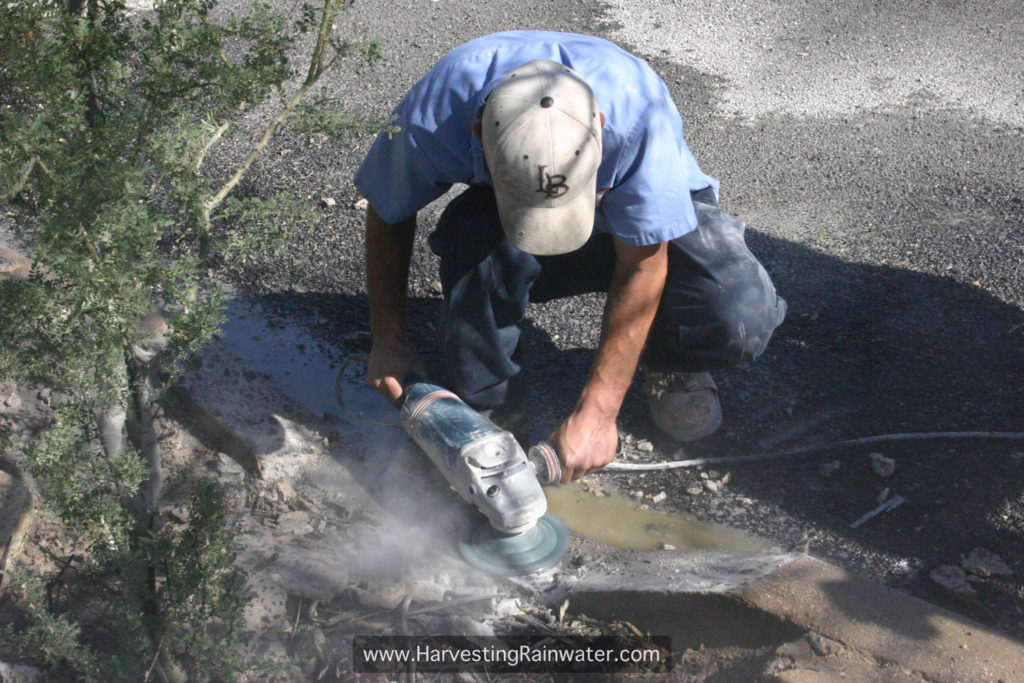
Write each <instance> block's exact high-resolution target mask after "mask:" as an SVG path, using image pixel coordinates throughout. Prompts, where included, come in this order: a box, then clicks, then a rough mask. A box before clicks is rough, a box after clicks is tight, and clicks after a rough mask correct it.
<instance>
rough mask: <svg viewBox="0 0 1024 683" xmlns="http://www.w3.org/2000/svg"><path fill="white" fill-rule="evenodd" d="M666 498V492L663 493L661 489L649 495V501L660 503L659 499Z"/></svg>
mask: <svg viewBox="0 0 1024 683" xmlns="http://www.w3.org/2000/svg"><path fill="white" fill-rule="evenodd" d="M666 498H668V494H667V493H665V492H664V491H662V492H660V493H658V494H656V495H654V496H652V497H651V502H652V503H660V502H661V501H663V500H665V499H666Z"/></svg>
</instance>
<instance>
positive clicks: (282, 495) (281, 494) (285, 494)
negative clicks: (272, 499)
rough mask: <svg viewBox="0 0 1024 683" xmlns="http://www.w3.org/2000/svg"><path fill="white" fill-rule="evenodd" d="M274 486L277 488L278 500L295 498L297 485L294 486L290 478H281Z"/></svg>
mask: <svg viewBox="0 0 1024 683" xmlns="http://www.w3.org/2000/svg"><path fill="white" fill-rule="evenodd" d="M274 488H275V489H276V490H277V497H278V500H283V501H289V500H293V499H294V498H295V487H294V486H292V482H291V481H290V480H288V479H281V480H279V481H277V482H275V483H274Z"/></svg>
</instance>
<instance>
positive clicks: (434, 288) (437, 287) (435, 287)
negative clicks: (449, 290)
mask: <svg viewBox="0 0 1024 683" xmlns="http://www.w3.org/2000/svg"><path fill="white" fill-rule="evenodd" d="M430 291H431V292H433V293H434V294H436V295H438V296H441V295H442V294H444V285H442V284H441V281H440V280H434V281H433V282H431V283H430Z"/></svg>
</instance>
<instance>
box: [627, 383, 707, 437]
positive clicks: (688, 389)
mask: <svg viewBox="0 0 1024 683" xmlns="http://www.w3.org/2000/svg"><path fill="white" fill-rule="evenodd" d="M644 394H645V395H646V396H647V402H648V404H650V406H651V417H652V418H653V419H654V424H656V425H658V428H659V429H661V431H663V432H665V433H666V434H668V435H669V436H671V437H672V438H673V439H675V440H676V441H696V440H697V439H703V438H704V437H705V436H710V435H711V434H713V433H714V432H715V430H717V429H718V428H719V427H720V426H721V425H722V404H721V403H719V402H718V387H717V386H715V380H713V379H711V375H709V374H708V373H706V372H653V371H645V372H644Z"/></svg>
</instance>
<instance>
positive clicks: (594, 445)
mask: <svg viewBox="0 0 1024 683" xmlns="http://www.w3.org/2000/svg"><path fill="white" fill-rule="evenodd" d="M548 443H550V444H551V445H552V446H554V448H555V452H556V453H558V457H559V459H560V460H561V461H562V483H563V484H567V483H569V482H570V481H574V480H576V479H579V478H580V477H582V476H583V475H585V474H589V473H590V472H593V471H594V470H597V469H600V468H602V467H604V466H605V465H607V464H608V463H610V462H611V461H612V460H614V459H615V452H616V450H618V446H619V430H618V428H617V427H616V426H615V420H614V419H612V420H606V419H597V418H587V417H585V416H584V415H583V414H581V413H579V412H574V413H573V414H572V415H570V416H569V418H568V419H566V421H565V422H563V423H562V424H561V425H560V426H559V427H558V429H556V430H555V431H554V432H553V433H552V434H551V436H549V437H548Z"/></svg>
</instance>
